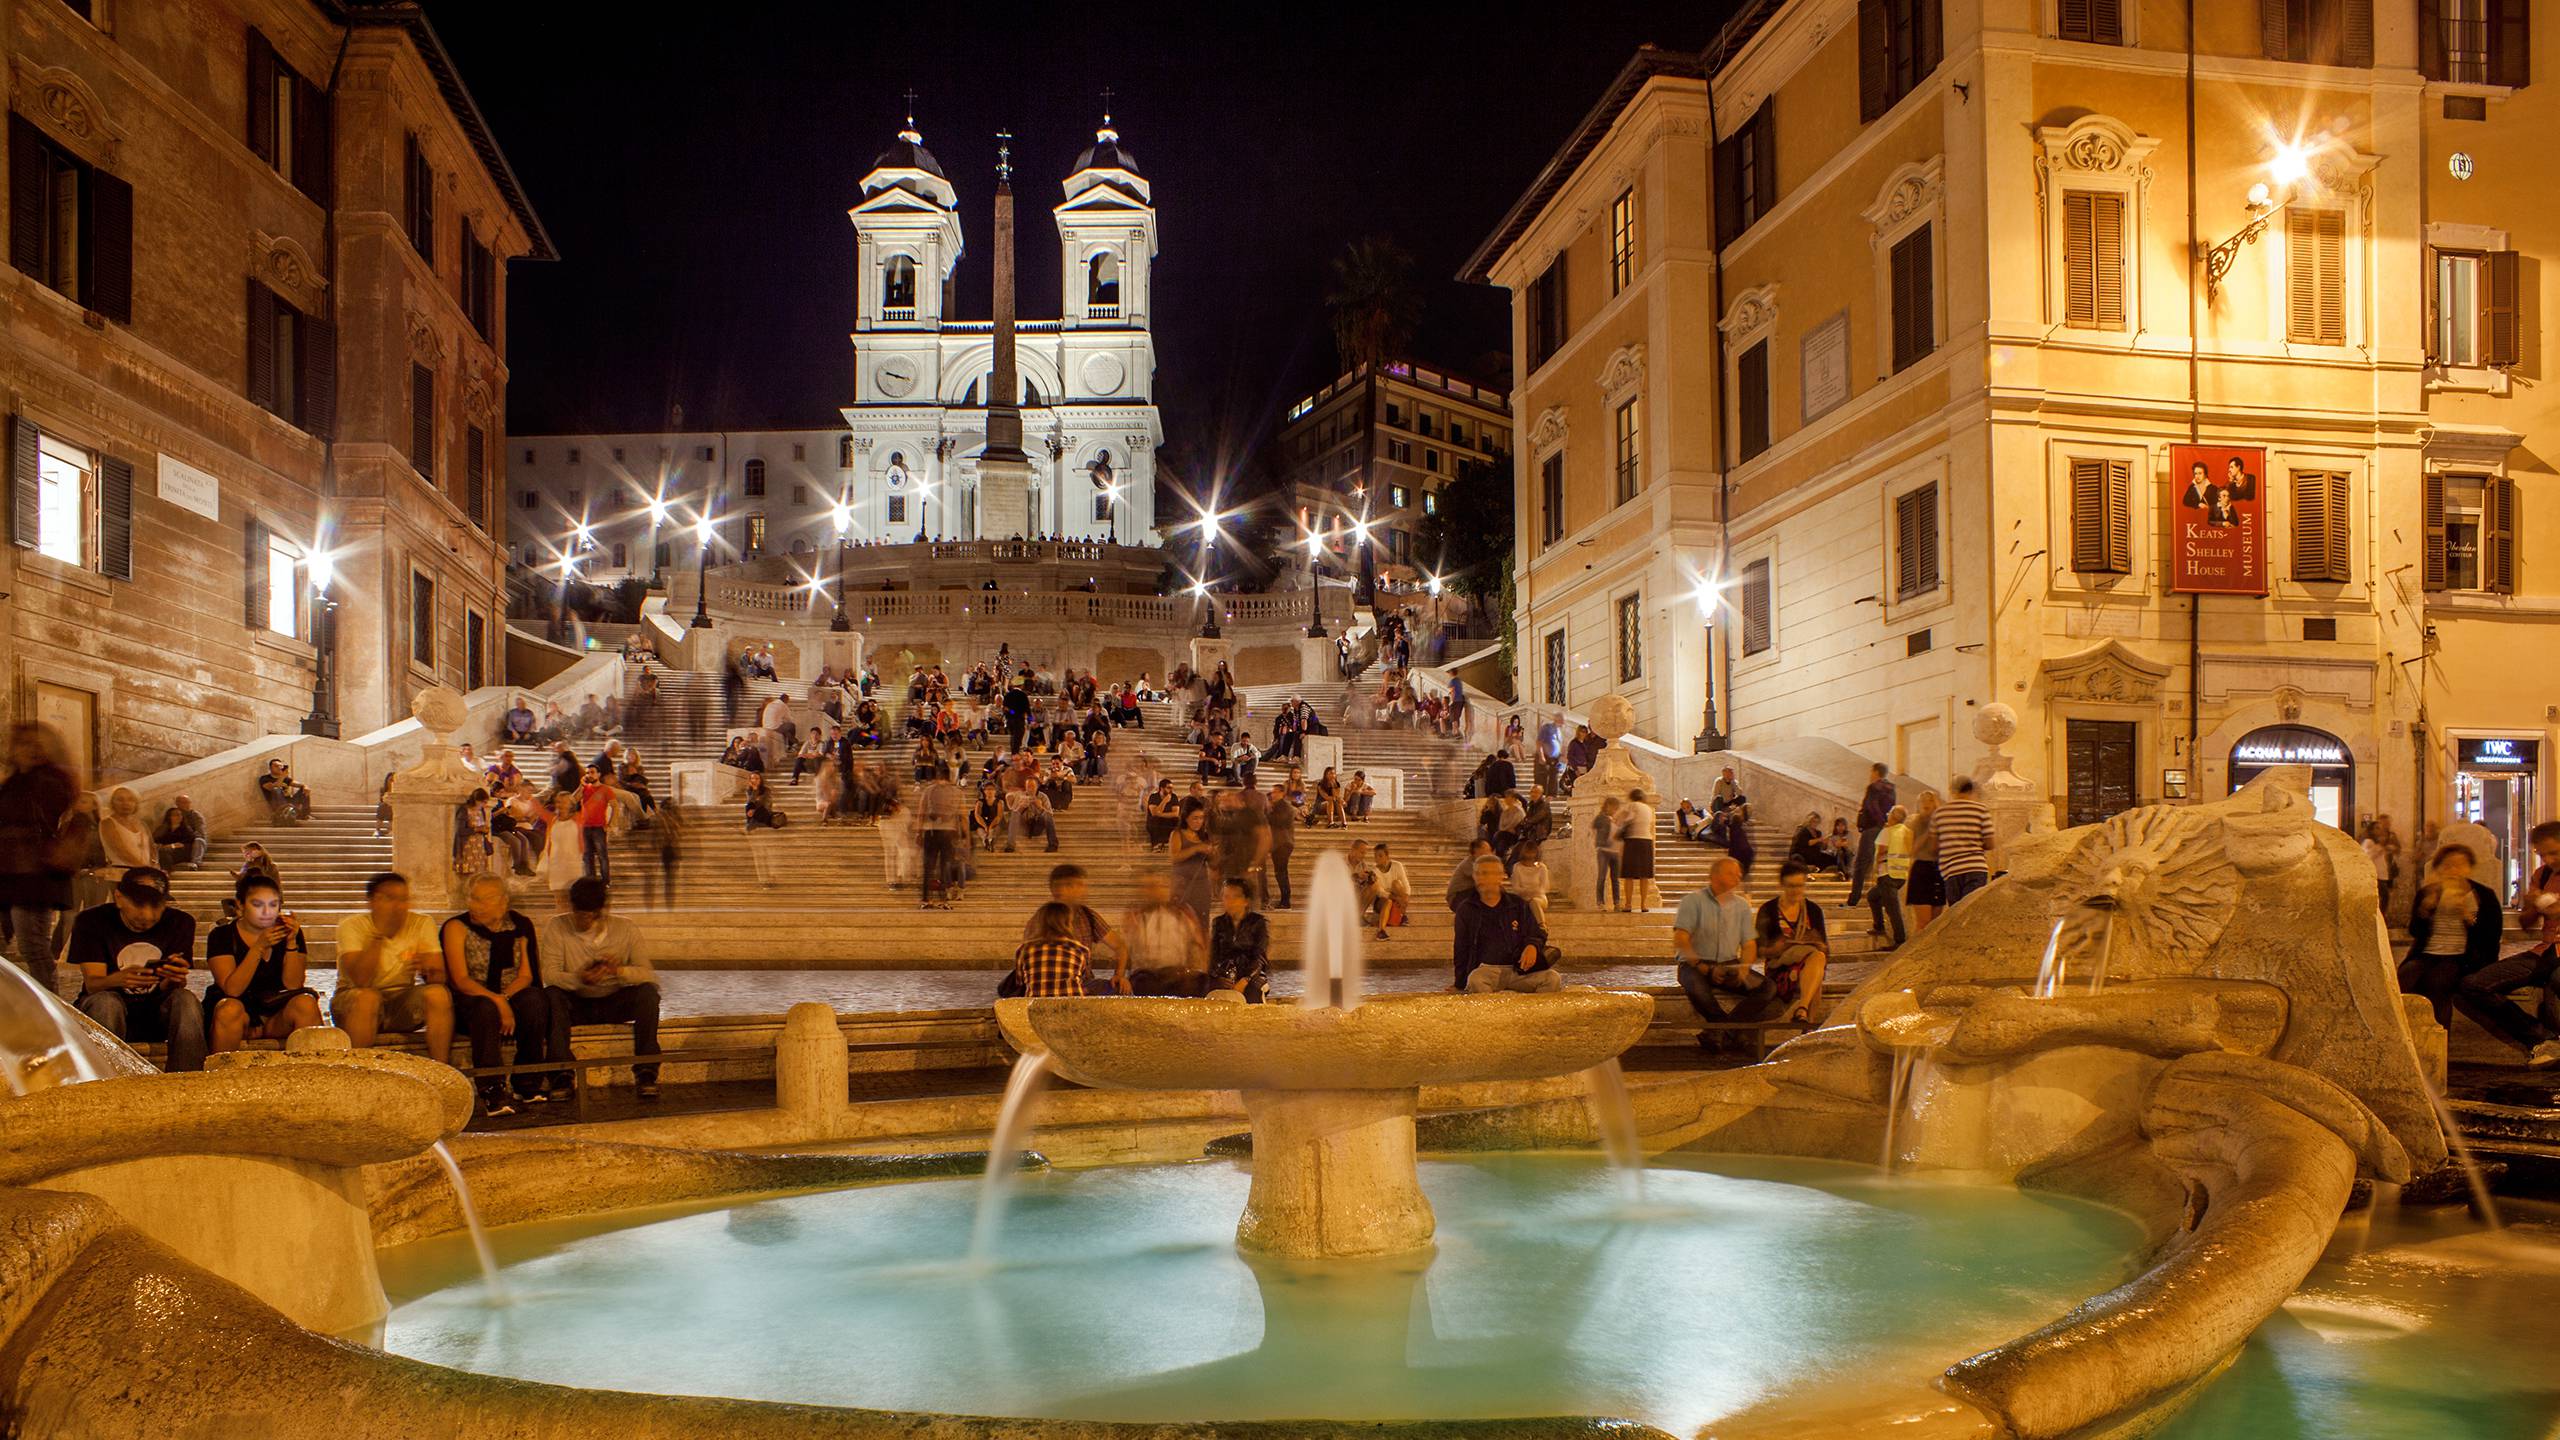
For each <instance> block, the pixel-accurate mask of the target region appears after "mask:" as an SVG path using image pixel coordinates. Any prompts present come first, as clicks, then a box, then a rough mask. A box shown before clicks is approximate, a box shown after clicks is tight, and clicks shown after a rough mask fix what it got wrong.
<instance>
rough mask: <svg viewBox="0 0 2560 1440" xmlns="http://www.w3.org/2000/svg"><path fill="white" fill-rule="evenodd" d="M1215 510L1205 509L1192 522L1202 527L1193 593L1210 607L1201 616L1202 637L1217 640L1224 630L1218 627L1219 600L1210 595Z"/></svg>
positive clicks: (1215, 531) (1215, 532)
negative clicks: (1198, 562) (1198, 571)
mask: <svg viewBox="0 0 2560 1440" xmlns="http://www.w3.org/2000/svg"><path fill="white" fill-rule="evenodd" d="M1221 518H1222V517H1221V516H1220V515H1219V514H1218V512H1217V511H1215V510H1203V511H1201V512H1200V518H1199V519H1198V520H1195V521H1193V522H1192V523H1193V524H1195V525H1197V526H1199V527H1200V574H1199V577H1198V578H1197V579H1195V580H1194V581H1193V582H1192V584H1191V593H1192V594H1194V595H1198V596H1200V597H1201V598H1203V599H1204V600H1207V601H1208V609H1207V611H1205V612H1204V613H1203V614H1202V615H1201V617H1200V638H1201V639H1203V640H1215V639H1217V638H1218V637H1219V636H1220V635H1221V634H1223V633H1224V632H1223V631H1221V630H1219V629H1218V602H1217V600H1216V599H1215V598H1213V597H1211V596H1210V595H1209V573H1210V568H1211V566H1212V565H1214V564H1215V563H1216V560H1217V548H1218V533H1219V532H1218V522H1219V520H1220V519H1221Z"/></svg>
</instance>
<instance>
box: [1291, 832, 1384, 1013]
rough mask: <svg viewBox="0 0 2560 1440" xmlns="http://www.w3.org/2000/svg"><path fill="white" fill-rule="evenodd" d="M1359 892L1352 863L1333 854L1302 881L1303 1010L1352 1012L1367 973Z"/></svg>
mask: <svg viewBox="0 0 2560 1440" xmlns="http://www.w3.org/2000/svg"><path fill="white" fill-rule="evenodd" d="M1360 920H1361V916H1360V892H1359V891H1358V889H1357V888H1355V887H1354V886H1353V885H1352V883H1351V862H1349V861H1348V860H1345V859H1344V858H1343V856H1342V852H1340V851H1338V850H1329V851H1326V852H1325V854H1324V856H1323V857H1322V858H1321V859H1319V860H1317V861H1316V873H1315V876H1314V878H1313V879H1311V880H1309V881H1308V882H1307V951H1306V954H1305V956H1304V957H1303V958H1302V959H1301V961H1300V977H1299V978H1300V983H1302V984H1304V985H1305V986H1306V989H1305V991H1304V992H1303V993H1302V994H1300V995H1299V996H1298V1003H1299V1004H1300V1005H1302V1006H1305V1007H1307V1008H1308V1009H1333V1010H1356V1009H1358V1008H1360V1000H1361V988H1362V985H1363V982H1364V981H1365V980H1366V978H1367V975H1368V959H1367V956H1366V954H1365V953H1364V951H1363V950H1362V947H1361V943H1360Z"/></svg>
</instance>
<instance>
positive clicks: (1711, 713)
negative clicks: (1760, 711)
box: [1690, 577, 1732, 755]
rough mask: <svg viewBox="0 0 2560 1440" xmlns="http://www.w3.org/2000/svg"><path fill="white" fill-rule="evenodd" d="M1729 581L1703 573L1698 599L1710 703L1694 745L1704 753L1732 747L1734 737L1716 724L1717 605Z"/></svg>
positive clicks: (1707, 692)
mask: <svg viewBox="0 0 2560 1440" xmlns="http://www.w3.org/2000/svg"><path fill="white" fill-rule="evenodd" d="M1724 590H1725V582H1723V581H1721V580H1715V579H1708V578H1704V577H1701V578H1700V579H1699V581H1698V589H1697V594H1696V597H1695V598H1696V600H1697V602H1698V611H1699V614H1700V617H1701V618H1702V620H1703V622H1704V624H1705V627H1706V651H1707V656H1706V660H1707V664H1706V679H1707V686H1706V706H1705V710H1704V712H1703V713H1702V714H1700V716H1699V717H1698V736H1697V738H1696V739H1695V740H1693V741H1691V742H1690V748H1691V749H1692V750H1694V751H1695V752H1696V753H1698V754H1700V755H1711V754H1714V753H1715V752H1716V751H1719V750H1723V749H1726V748H1728V747H1729V746H1730V745H1731V743H1732V742H1731V741H1729V740H1728V739H1726V737H1725V734H1724V732H1723V731H1721V730H1718V729H1717V728H1716V606H1717V604H1718V603H1720V600H1721V597H1722V596H1723V594H1724Z"/></svg>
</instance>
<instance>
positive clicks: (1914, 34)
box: [1911, 0, 1946, 90]
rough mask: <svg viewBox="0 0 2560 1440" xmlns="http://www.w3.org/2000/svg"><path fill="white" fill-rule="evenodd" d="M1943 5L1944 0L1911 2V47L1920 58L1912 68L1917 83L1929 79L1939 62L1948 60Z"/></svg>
mask: <svg viewBox="0 0 2560 1440" xmlns="http://www.w3.org/2000/svg"><path fill="white" fill-rule="evenodd" d="M1942 4H1943V0H1911V47H1912V49H1913V50H1914V51H1915V52H1917V54H1918V57H1919V58H1918V61H1917V63H1915V64H1914V65H1913V66H1912V67H1911V74H1912V78H1913V80H1914V81H1915V82H1916V81H1918V80H1923V79H1926V78H1928V75H1929V72H1931V71H1933V70H1935V69H1937V68H1938V62H1939V61H1941V60H1944V59H1945V58H1946V17H1945V15H1944V14H1943V13H1942V10H1941V6H1942ZM1912 88H1913V89H1915V90H1916V89H1918V88H1919V86H1918V85H1917V84H1916V83H1915V84H1914V85H1913V86H1912Z"/></svg>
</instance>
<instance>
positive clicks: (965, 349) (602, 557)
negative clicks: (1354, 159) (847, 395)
mask: <svg viewBox="0 0 2560 1440" xmlns="http://www.w3.org/2000/svg"><path fill="white" fill-rule="evenodd" d="M1060 188H1061V190H1062V192H1063V197H1062V198H1061V200H1060V201H1059V203H1058V204H1057V205H1056V206H1055V207H1054V209H1053V211H1052V213H1053V215H1054V216H1055V219H1056V225H1057V244H1058V249H1057V264H1058V265H1059V267H1060V274H1061V279H1062V289H1061V291H1060V293H1061V294H1062V295H1063V296H1064V297H1065V300H1066V303H1065V305H1064V306H1063V307H1062V308H1063V310H1064V312H1065V313H1064V314H1062V315H1061V316H1060V317H1059V318H1057V319H1054V320H1025V321H1020V322H1018V323H1017V324H1016V326H1015V334H1016V341H1017V355H1018V369H1019V375H1020V384H1019V387H1018V401H1019V404H1020V406H1021V416H1022V448H1023V450H1024V451H1025V452H1027V453H1028V454H1029V456H1030V458H1031V478H1030V483H1029V485H1028V487H1027V491H1026V490H1025V488H1024V487H1021V486H1019V485H1016V486H1012V487H1003V488H1000V491H999V493H1001V494H1002V495H1003V496H1004V497H1005V498H1004V499H1002V500H1000V501H992V502H988V501H986V500H985V497H984V496H983V495H982V491H981V487H980V484H979V473H978V471H979V463H978V462H979V458H980V454H981V452H982V451H983V450H984V449H985V447H986V440H987V420H988V406H989V402H990V401H991V399H993V386H992V380H993V377H994V373H995V348H996V326H995V322H994V321H993V320H991V319H986V320H963V319H959V318H957V317H956V316H955V314H954V313H953V312H954V310H955V309H956V308H957V307H956V305H955V303H954V300H955V293H956V291H957V288H958V287H957V285H956V283H955V282H956V280H957V276H958V267H959V264H960V258H961V254H962V248H963V245H962V227H961V223H960V214H959V198H960V197H959V193H958V191H957V189H956V188H955V187H954V186H953V185H952V183H951V181H950V178H949V177H948V176H946V175H945V174H944V173H943V170H942V166H941V163H940V162H939V161H937V160H935V159H934V157H933V154H932V152H931V151H929V150H927V149H926V148H925V146H924V141H923V137H922V136H921V135H919V134H918V133H917V132H916V130H915V129H914V128H913V126H912V123H911V124H910V126H909V128H908V129H906V130H905V131H902V132H901V133H900V135H899V137H898V140H897V142H896V143H895V144H893V145H891V146H890V147H889V149H888V150H886V151H885V152H883V153H882V154H881V156H880V158H879V159H878V160H877V161H876V162H875V163H874V164H873V165H872V167H871V171H870V173H869V174H867V175H865V176H864V177H863V180H862V196H861V199H860V200H859V201H858V202H857V203H855V204H854V205H853V206H852V207H851V210H850V212H849V213H850V215H851V218H852V220H853V225H854V232H855V237H856V245H855V255H856V259H855V273H854V329H853V346H854V365H853V374H854V377H855V381H854V383H855V393H854V395H853V397H852V403H850V404H848V405H846V406H844V407H843V411H842V415H843V423H842V424H841V425H831V426H826V427H823V428H813V429H809V430H777V431H760V432H755V433H753V434H747V433H743V432H726V433H723V432H701V433H694V432H687V433H684V434H675V433H669V434H664V435H660V434H646V435H548V436H524V435H519V436H516V437H514V438H513V440H512V441H511V443H512V445H513V446H514V447H515V453H516V454H517V455H518V456H519V457H520V460H521V463H519V464H518V465H517V466H516V467H515V471H514V481H515V485H514V493H513V495H512V496H511V497H510V498H511V501H512V503H513V505H514V506H515V508H516V514H515V516H514V517H513V518H515V519H516V520H517V521H518V524H519V527H520V528H519V530H518V534H517V545H516V551H517V553H516V555H515V556H514V558H515V559H516V560H517V561H518V562H519V563H521V564H525V565H529V566H532V567H535V568H538V569H548V570H553V571H555V572H556V570H557V569H558V567H559V566H560V564H561V562H562V561H563V560H564V559H569V558H571V557H573V556H574V564H575V568H576V571H577V573H578V574H579V575H581V576H584V577H587V578H590V579H611V578H615V577H618V576H622V575H646V574H649V573H651V571H652V570H653V569H663V568H666V567H667V566H669V565H670V564H675V565H682V564H689V563H692V562H693V560H694V559H695V552H696V540H697V532H696V530H695V528H694V526H695V523H696V521H697V520H698V519H699V518H700V517H701V516H702V515H704V514H705V513H706V512H707V513H709V514H710V515H711V516H712V517H713V523H714V530H715V533H716V534H717V536H718V539H717V540H716V541H715V542H714V544H715V554H714V555H713V557H712V563H714V564H719V563H724V562H726V561H733V560H740V559H753V558H757V557H760V556H764V555H774V554H788V553H793V552H799V553H815V552H817V551H821V550H824V549H827V548H829V547H831V546H832V545H833V544H834V542H835V540H836V538H837V537H838V535H839V534H842V535H844V536H846V537H847V538H850V539H852V540H854V541H855V542H857V543H859V542H864V541H870V542H881V541H892V542H913V541H916V540H920V539H923V540H933V539H940V540H1009V539H1013V538H1015V537H1017V536H1036V535H1055V536H1062V537H1065V538H1068V539H1074V540H1099V541H1107V542H1112V543H1117V544H1121V545H1152V544H1154V543H1156V535H1155V524H1156V516H1155V453H1156V447H1157V446H1158V445H1159V444H1160V443H1161V442H1162V440H1163V438H1164V431H1163V425H1162V422H1161V421H1160V420H1159V418H1158V416H1157V412H1156V404H1155V370H1156V356H1155V340H1154V337H1153V335H1152V334H1151V333H1150V331H1149V323H1148V322H1149V318H1150V308H1151V300H1152V292H1151V289H1150V286H1149V278H1150V271H1151V269H1152V266H1153V262H1154V259H1155V254H1156V215H1155V206H1154V203H1153V199H1152V192H1151V187H1150V186H1149V184H1148V182H1147V180H1146V179H1145V177H1144V176H1142V175H1141V174H1139V172H1138V167H1137V162H1136V160H1135V159H1134V158H1133V157H1131V156H1130V154H1129V153H1128V151H1127V150H1125V149H1124V148H1122V146H1121V145H1120V140H1119V136H1118V135H1117V133H1115V132H1114V131H1113V130H1112V129H1111V128H1110V127H1109V125H1108V124H1107V123H1106V124H1105V125H1104V127H1103V128H1102V129H1101V130H1100V131H1098V132H1097V133H1096V134H1095V137H1094V141H1093V143H1092V144H1091V145H1090V146H1088V147H1086V149H1085V150H1084V152H1083V154H1082V155H1080V156H1079V157H1078V158H1077V160H1076V164H1075V168H1074V170H1073V172H1072V173H1070V174H1069V175H1068V176H1067V178H1066V179H1065V181H1064V182H1063V183H1062V185H1061V187H1060ZM999 512H1001V513H999Z"/></svg>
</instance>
